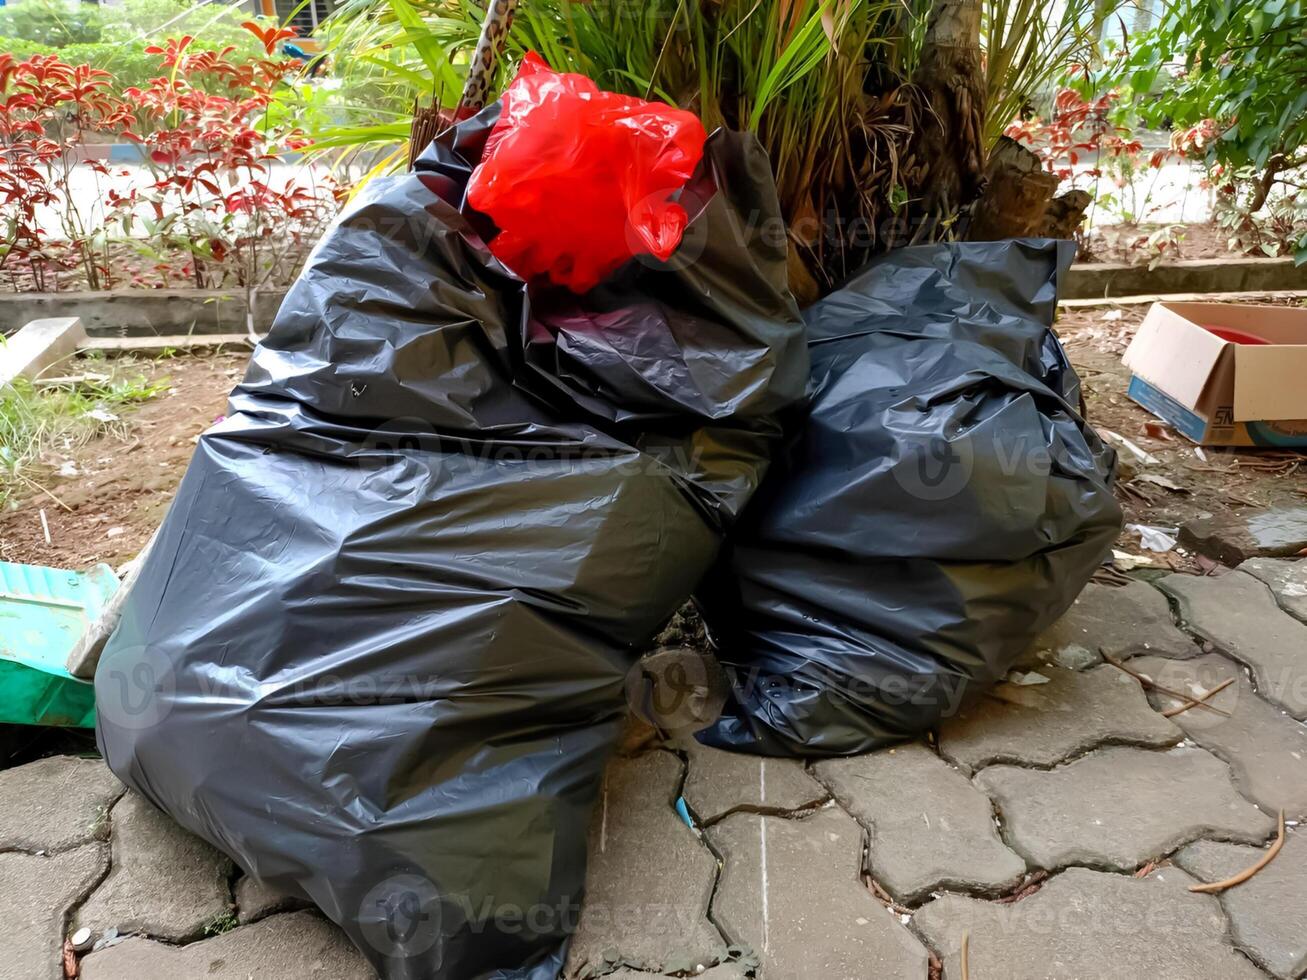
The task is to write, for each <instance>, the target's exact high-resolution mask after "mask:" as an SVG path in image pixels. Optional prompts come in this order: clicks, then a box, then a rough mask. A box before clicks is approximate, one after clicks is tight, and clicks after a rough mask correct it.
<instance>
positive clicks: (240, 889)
mask: <svg viewBox="0 0 1307 980" xmlns="http://www.w3.org/2000/svg"><path fill="white" fill-rule="evenodd" d="M235 893H236V913H237V919H238V920H239V922H240V924H241V925H249V923H251V922H257V921H259V919H263V918H267V917H268V916H270V915H272V914H273V913H274V912H290V911H293V910H296V909H304V908H311V907H312V906H311V904H310V903H309V902H306V901H305V900H304V899H302V898H298V897H296V896H294V895H284V894H282V893H281V892H279V891H275V890H274V889H272V888H271V887H269V886H268V885H267V884H265V883H264V882H262V881H260V880H259V879H258V878H255V877H252V876H251V875H241V877H240V879H239V880H238V881H237V882H236V888H235Z"/></svg>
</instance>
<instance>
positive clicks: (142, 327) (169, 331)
mask: <svg viewBox="0 0 1307 980" xmlns="http://www.w3.org/2000/svg"><path fill="white" fill-rule="evenodd" d="M1286 290H1307V265H1304V266H1295V265H1294V264H1293V260H1292V259H1236V258H1231V259H1193V260H1190V261H1186V262H1172V263H1169V264H1167V265H1160V266H1158V267H1157V268H1155V269H1149V268H1148V267H1147V266H1139V265H1123V264H1118V263H1107V262H1090V263H1077V264H1076V265H1073V266H1072V267H1071V271H1070V272H1069V273H1067V277H1066V282H1065V283H1064V284H1063V290H1062V299H1063V300H1070V301H1079V302H1076V303H1075V305H1092V304H1093V302H1094V301H1102V300H1104V299H1107V300H1111V299H1118V298H1119V299H1121V300H1125V301H1151V300H1153V299H1166V298H1172V299H1175V298H1178V297H1177V294H1213V293H1215V294H1220V293H1230V294H1234V295H1232V296H1231V297H1230V298H1231V299H1234V298H1238V299H1246V298H1248V297H1249V296H1250V295H1258V294H1268V293H1276V292H1281V293H1283V292H1284V291H1286ZM285 296H286V290H285V289H284V288H278V289H266V290H260V291H259V299H258V311H257V315H256V317H255V322H254V326H255V329H256V330H257V331H258V332H260V333H264V332H266V331H267V330H268V328H269V327H270V326H271V325H272V320H273V317H275V316H276V314H277V310H278V309H279V308H280V307H281V301H282V300H283V299H284V298H285ZM1184 298H1189V297H1184ZM70 316H75V317H80V318H81V320H82V323H83V324H84V325H85V326H86V332H87V334H88V335H89V336H91V337H152V336H176V335H186V334H243V333H245V332H246V326H245V294H244V292H243V291H241V290H236V289H214V290H197V289H119V290H112V291H109V292H65V293H8V294H0V335H7V334H11V333H14V332H15V331H17V330H18V329H19V328H20V327H22V326H23V325H24V324H25V323H27V322H28V321H30V320H39V319H43V318H47V317H70Z"/></svg>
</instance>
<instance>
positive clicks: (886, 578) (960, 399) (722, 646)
mask: <svg viewBox="0 0 1307 980" xmlns="http://www.w3.org/2000/svg"><path fill="white" fill-rule="evenodd" d="M1071 253H1072V246H1071V244H1070V243H1068V242H1060V243H1058V242H1040V241H1006V242H986V243H967V244H945V245H929V246H921V247H914V248H906V249H902V250H899V251H896V252H891V253H889V254H888V255H886V256H884V257H883V258H881V259H880V260H878V261H877V262H875V263H873V264H872V265H871V266H869V267H868V268H867V269H866V270H865V271H864V272H862V273H861V274H860V275H858V276H857V277H856V278H855V279H854V280H853V281H852V282H851V283H849V284H848V285H847V286H845V287H844V288H843V289H840V290H838V291H837V292H835V293H833V294H832V295H830V296H828V297H827V298H826V299H824V300H822V301H821V302H819V303H817V304H816V305H815V306H813V307H811V308H810V309H809V310H808V311H807V313H806V319H807V321H808V329H809V345H810V347H809V349H810V353H811V355H812V381H811V385H810V389H811V390H810V395H811V405H810V413H809V416H808V419H807V422H806V424H805V425H804V426H802V427H801V431H800V432H799V434H798V437H797V439H796V441H795V442H794V444H793V445H792V446H791V447H790V451H789V452H788V454H787V458H786V460H785V461H784V463H782V462H780V461H778V463H777V464H776V466H774V467H773V469H772V471H771V473H770V474H769V476H768V479H767V481H766V482H765V483H764V485H763V488H762V490H761V491H760V492H759V493H758V495H757V497H756V498H755V500H754V503H753V504H752V505H751V506H750V508H749V509H748V510H747V511H746V513H745V516H744V518H743V520H742V521H741V523H740V525H739V527H738V529H737V531H736V532H735V533H734V534H733V535H732V544H731V553H730V554H729V555H728V556H724V559H723V564H722V566H721V567H720V568H719V569H718V570H717V572H716V573H715V574H713V575H711V576H709V578H708V579H707V580H706V582H705V586H704V589H703V590H702V592H701V594H700V595H699V596H698V597H697V598H698V602H699V605H700V607H701V609H702V611H703V614H704V618H705V620H706V622H707V624H708V628H709V631H710V633H711V635H712V636H713V637H714V639H715V641H716V642H717V644H718V646H719V650H718V655H719V658H720V659H721V661H722V663H723V664H724V665H725V666H726V667H727V669H728V673H729V674H730V675H731V676H732V679H733V687H734V691H733V694H734V696H733V699H732V700H731V701H730V702H728V705H727V713H726V715H725V716H724V717H723V718H722V719H721V720H720V721H719V722H718V723H717V724H716V725H715V726H714V727H713V728H712V729H710V730H709V731H707V732H705V733H702V734H701V735H700V738H701V739H702V740H704V741H706V742H709V743H710V744H716V745H721V746H725V747H730V748H736V749H741V750H744V751H750V752H758V753H762V754H769V755H770V754H774V755H791V754H795V755H811V756H818V755H838V754H847V753H854V752H862V751H866V750H868V749H871V748H874V747H876V746H879V745H882V744H885V743H887V742H891V741H894V740H896V739H900V738H904V737H907V736H910V735H912V734H915V733H919V732H921V731H923V730H925V729H927V728H930V727H931V726H933V725H935V724H937V723H938V722H939V721H940V720H941V719H942V718H944V717H947V716H948V715H949V714H951V713H953V712H955V711H956V710H957V708H958V707H959V706H960V705H961V704H962V703H964V701H965V699H967V698H970V697H975V696H976V695H977V694H978V693H979V692H980V691H981V690H983V688H984V687H985V686H986V685H987V684H990V683H992V682H993V681H995V680H997V679H999V678H1001V677H1002V676H1003V675H1004V674H1005V672H1006V671H1007V669H1008V668H1009V666H1010V665H1011V663H1012V662H1013V660H1014V659H1015V658H1017V657H1018V656H1019V655H1020V654H1021V653H1023V652H1024V651H1025V649H1026V648H1027V646H1028V645H1029V644H1030V642H1031V641H1032V640H1033V639H1034V637H1035V636H1036V635H1037V634H1038V633H1039V632H1040V630H1042V629H1043V628H1044V627H1045V626H1047V625H1048V624H1050V623H1051V622H1052V621H1053V620H1054V619H1056V618H1057V617H1058V616H1060V615H1061V614H1062V612H1063V611H1065V609H1066V608H1067V607H1068V606H1069V605H1070V604H1071V602H1072V601H1074V599H1075V597H1076V595H1078V594H1079V592H1080V590H1081V588H1083V587H1084V585H1085V583H1086V582H1087V581H1088V580H1089V577H1090V575H1091V574H1092V573H1093V571H1094V569H1095V568H1096V567H1097V565H1098V564H1099V563H1100V562H1101V561H1102V560H1103V559H1104V558H1105V557H1106V556H1107V554H1108V552H1109V550H1110V547H1111V544H1112V542H1113V541H1114V540H1115V538H1116V535H1117V533H1118V531H1119V529H1120V522H1121V513H1120V509H1119V508H1118V506H1117V503H1116V501H1115V499H1114V497H1113V494H1112V480H1113V471H1114V466H1115V454H1114V453H1113V451H1112V450H1111V449H1109V448H1107V447H1105V446H1104V445H1103V443H1102V442H1101V441H1100V440H1099V439H1098V437H1097V435H1096V434H1095V433H1094V431H1093V429H1091V428H1090V427H1089V426H1088V425H1086V424H1085V423H1084V421H1083V420H1082V419H1081V418H1080V416H1079V414H1078V406H1079V380H1078V379H1077V378H1076V376H1075V372H1074V371H1073V370H1072V368H1071V366H1070V365H1069V364H1068V362H1067V360H1066V356H1065V354H1064V353H1063V351H1062V349H1061V346H1060V345H1059V344H1058V342H1057V339H1056V338H1055V337H1054V336H1053V333H1052V332H1051V331H1050V330H1049V328H1048V325H1049V324H1050V323H1051V322H1052V319H1053V313H1054V309H1055V304H1056V300H1057V279H1058V276H1059V275H1060V274H1061V273H1062V271H1064V270H1065V268H1066V266H1067V265H1069V264H1070V261H1071Z"/></svg>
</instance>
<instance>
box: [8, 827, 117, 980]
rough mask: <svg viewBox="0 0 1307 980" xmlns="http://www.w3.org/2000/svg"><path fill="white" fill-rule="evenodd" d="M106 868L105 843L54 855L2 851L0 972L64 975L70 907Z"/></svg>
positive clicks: (26, 979)
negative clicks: (65, 943) (39, 855)
mask: <svg viewBox="0 0 1307 980" xmlns="http://www.w3.org/2000/svg"><path fill="white" fill-rule="evenodd" d="M108 867H109V848H108V847H106V846H105V845H104V844H86V845H84V846H82V847H78V848H75V849H73V850H70V851H63V852H61V853H59V854H56V855H54V856H53V857H38V856H36V855H34V854H18V853H8V854H0V923H2V924H3V926H2V927H0V977H3V978H4V980H63V976H64V970H63V959H62V958H61V955H60V950H62V949H63V945H64V935H65V931H64V924H65V922H66V921H67V918H68V910H69V909H70V908H71V907H72V906H73V905H75V904H76V903H77V902H79V901H80V900H81V899H82V897H83V896H84V895H85V894H86V893H87V892H89V891H90V890H91V888H92V887H93V886H94V885H95V883H96V882H97V881H99V880H100V878H101V877H102V876H103V875H104V873H105V871H106V870H107V869H108Z"/></svg>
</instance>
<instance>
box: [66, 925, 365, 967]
mask: <svg viewBox="0 0 1307 980" xmlns="http://www.w3.org/2000/svg"><path fill="white" fill-rule="evenodd" d="M80 974H81V980H190V978H204V980H250V978H251V977H267V978H270V980H283V978H284V980H289V978H295V980H305V978H313V980H376V973H375V971H373V969H372V967H371V966H369V965H368V962H367V961H366V960H365V959H364V958H363V957H362V956H361V955H360V954H359V952H358V951H357V950H356V949H355V948H354V947H353V946H352V945H350V942H349V940H348V939H346V938H345V934H344V933H343V932H341V931H340V930H339V929H337V928H336V927H335V926H333V925H332V924H331V923H329V922H327V921H326V920H325V919H323V918H322V917H321V916H320V915H318V914H317V913H316V912H291V913H287V914H284V915H274V916H270V917H269V918H266V919H262V920H260V921H259V922H256V923H254V924H253V925H248V926H241V927H240V928H237V929H233V930H231V931H230V932H226V933H223V934H222V935H220V936H215V937H213V938H212V939H205V940H202V941H200V942H194V943H191V944H189V945H187V946H169V945H167V944H166V943H160V942H155V941H153V940H150V939H145V938H142V937H139V936H134V937H132V938H130V939H127V940H126V941H124V942H122V943H119V944H118V945H116V946H110V947H109V948H107V949H103V950H100V951H99V952H97V953H91V954H90V955H88V956H86V957H84V958H83V959H82V962H81V971H80Z"/></svg>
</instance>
